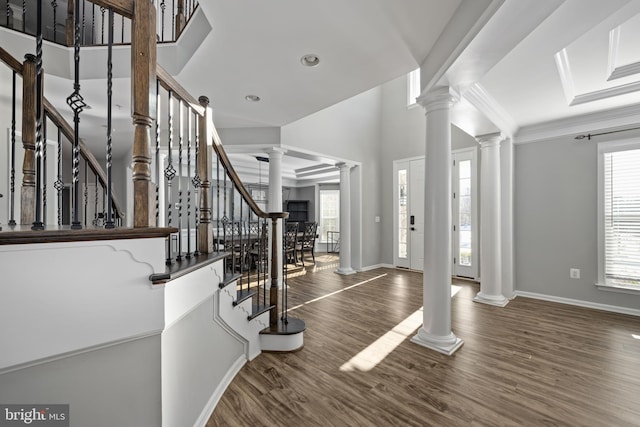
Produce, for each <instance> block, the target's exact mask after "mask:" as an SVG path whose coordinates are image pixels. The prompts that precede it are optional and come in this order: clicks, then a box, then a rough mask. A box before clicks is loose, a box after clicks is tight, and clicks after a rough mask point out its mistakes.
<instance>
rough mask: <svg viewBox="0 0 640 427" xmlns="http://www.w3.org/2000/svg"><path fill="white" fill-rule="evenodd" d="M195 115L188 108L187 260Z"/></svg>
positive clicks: (187, 255) (189, 254) (189, 236)
mask: <svg viewBox="0 0 640 427" xmlns="http://www.w3.org/2000/svg"><path fill="white" fill-rule="evenodd" d="M192 118H193V113H192V112H191V107H187V183H186V184H187V254H186V257H187V258H191V130H192V128H191V127H192V126H193V121H192Z"/></svg>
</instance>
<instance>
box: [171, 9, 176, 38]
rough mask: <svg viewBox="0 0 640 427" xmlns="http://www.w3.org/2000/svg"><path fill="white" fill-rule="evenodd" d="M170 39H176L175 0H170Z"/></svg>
mask: <svg viewBox="0 0 640 427" xmlns="http://www.w3.org/2000/svg"><path fill="white" fill-rule="evenodd" d="M171 41H176V0H173V1H172V2H171Z"/></svg>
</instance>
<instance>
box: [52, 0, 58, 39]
mask: <svg viewBox="0 0 640 427" xmlns="http://www.w3.org/2000/svg"><path fill="white" fill-rule="evenodd" d="M51 7H52V8H53V41H54V42H57V41H58V37H57V36H58V25H57V24H58V19H57V16H56V12H57V11H58V2H57V0H53V1H52V2H51Z"/></svg>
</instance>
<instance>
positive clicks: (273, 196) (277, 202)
mask: <svg viewBox="0 0 640 427" xmlns="http://www.w3.org/2000/svg"><path fill="white" fill-rule="evenodd" d="M285 152H286V150H284V149H282V148H278V147H274V148H272V149H271V150H270V151H269V202H268V203H269V206H268V211H269V212H282V156H283V155H284V153H285ZM277 224H278V225H277V229H276V239H277V241H276V245H277V246H276V247H277V250H278V254H280V256H279V257H278V272H279V273H280V272H281V271H282V224H283V220H281V219H279V220H278V222H277ZM269 227H271V221H269ZM271 239H272V233H271V232H269V259H271V247H272V246H271ZM270 265H271V263H269V266H270ZM278 288H282V274H278Z"/></svg>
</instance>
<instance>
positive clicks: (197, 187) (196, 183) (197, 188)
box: [191, 121, 219, 256]
mask: <svg viewBox="0 0 640 427" xmlns="http://www.w3.org/2000/svg"><path fill="white" fill-rule="evenodd" d="M198 132H199V127H198V125H197V121H196V128H195V144H196V150H195V151H196V152H195V160H194V164H195V165H196V166H195V168H194V174H193V180H192V181H191V182H192V183H193V191H194V199H195V203H194V204H195V206H196V209H195V215H196V221H195V223H196V224H195V228H196V242H195V243H196V250H195V251H193V255H194V256H198V255H200V250H199V248H198V227H199V225H200V215H199V206H200V183H201V180H200V176H199V175H198V156H199V154H200V153H199V150H200V148H199V147H198V143H199V141H198V139H199V133H198ZM218 233H219V231H218ZM215 245H216V252H217V250H218V247H217V242H216V243H215Z"/></svg>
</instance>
